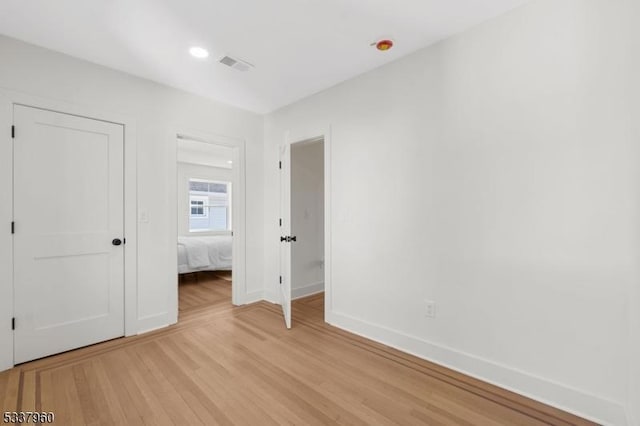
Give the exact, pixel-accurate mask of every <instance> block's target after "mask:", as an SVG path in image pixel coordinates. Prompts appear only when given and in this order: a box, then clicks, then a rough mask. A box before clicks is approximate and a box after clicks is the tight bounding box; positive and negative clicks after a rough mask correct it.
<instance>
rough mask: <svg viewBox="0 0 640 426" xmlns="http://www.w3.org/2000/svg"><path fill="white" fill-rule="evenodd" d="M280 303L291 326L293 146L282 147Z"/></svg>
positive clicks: (280, 165)
mask: <svg viewBox="0 0 640 426" xmlns="http://www.w3.org/2000/svg"><path fill="white" fill-rule="evenodd" d="M279 167H280V303H281V305H282V313H283V314H284V322H285V324H286V325H287V328H291V146H290V145H282V146H281V147H280V164H279Z"/></svg>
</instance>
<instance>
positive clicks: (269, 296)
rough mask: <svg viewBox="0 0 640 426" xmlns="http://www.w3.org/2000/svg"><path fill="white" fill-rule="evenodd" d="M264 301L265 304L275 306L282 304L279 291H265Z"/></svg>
mask: <svg viewBox="0 0 640 426" xmlns="http://www.w3.org/2000/svg"><path fill="white" fill-rule="evenodd" d="M262 299H263V300H264V301H265V302H269V303H273V304H275V305H279V304H280V294H278V292H277V291H269V290H265V292H264V294H263V297H262Z"/></svg>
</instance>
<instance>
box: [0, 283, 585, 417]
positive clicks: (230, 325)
mask: <svg viewBox="0 0 640 426" xmlns="http://www.w3.org/2000/svg"><path fill="white" fill-rule="evenodd" d="M230 279H231V278H230V275H229V274H228V273H226V274H219V273H199V274H197V276H193V277H189V279H187V278H184V279H182V280H181V284H180V286H179V301H180V311H179V323H178V324H177V325H174V326H171V327H168V328H165V329H163V330H158V331H155V332H151V333H147V334H144V335H141V336H135V337H130V338H123V339H117V340H114V341H110V342H105V343H102V344H99V345H94V346H91V347H87V348H82V349H79V350H77V351H71V352H67V353H64V354H60V355H56V356H52V357H49V358H46V359H41V360H37V361H34V362H31V363H26V364H23V365H20V366H18V367H16V368H14V369H12V370H9V371H6V372H3V373H0V403H1V404H2V407H1V408H2V410H3V411H16V410H20V409H23V410H33V409H35V410H38V411H52V412H54V413H55V415H56V424H64V425H132V424H136V425H187V424H188V425H254V424H260V425H280V424H304V425H324V424H350V425H371V424H375V425H394V424H402V425H404V424H410V425H418V424H425V425H464V426H471V425H474V426H475V425H483V426H484V425H487V426H500V425H523V426H525V425H530V426H535V425H542V424H546V425H591V424H593V423H590V422H588V421H586V420H584V419H580V418H578V417H576V416H573V415H571V414H569V413H565V412H562V411H560V410H557V409H555V408H552V407H548V406H545V405H543V404H540V403H538V402H535V401H532V400H530V399H527V398H524V397H522V396H519V395H517V394H514V393H513V392H510V391H507V390H504V389H500V388H498V387H496V386H492V385H489V384H486V383H483V382H481V381H479V380H476V379H473V378H471V377H468V376H465V375H463V374H461V373H457V372H455V371H452V370H449V369H446V368H444V367H441V366H438V365H436V364H433V363H430V362H428V361H425V360H421V359H418V358H415V357H412V356H411V355H408V354H405V353H402V352H400V351H397V350H395V349H392V348H389V347H387V346H384V345H381V344H379V343H376V342H372V341H369V340H367V339H364V338H362V337H359V336H355V335H353V334H350V333H348V332H345V331H343V330H339V329H337V328H335V327H331V326H330V325H328V324H326V323H324V320H323V315H324V295H323V294H317V295H313V296H310V297H308V298H304V299H300V300H296V301H295V302H294V303H293V311H292V312H293V316H294V322H295V326H294V328H293V329H291V330H286V329H285V327H284V322H283V319H282V313H281V311H280V307H279V306H275V305H272V304H269V303H266V302H260V303H256V304H253V305H248V306H243V307H233V306H232V305H231V303H230V300H231V282H230Z"/></svg>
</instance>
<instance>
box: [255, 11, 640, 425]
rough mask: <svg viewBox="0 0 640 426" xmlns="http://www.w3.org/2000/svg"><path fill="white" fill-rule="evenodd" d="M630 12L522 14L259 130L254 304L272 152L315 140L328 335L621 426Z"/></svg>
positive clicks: (273, 202) (638, 258)
mask: <svg viewBox="0 0 640 426" xmlns="http://www.w3.org/2000/svg"><path fill="white" fill-rule="evenodd" d="M634 7H636V6H635V5H634V4H633V2H632V1H626V0H616V1H606V2H604V1H598V0H562V1H557V0H538V1H533V2H531V3H529V4H528V5H526V6H524V7H522V8H519V9H516V10H514V11H512V12H510V13H508V14H506V15H503V16H501V17H498V18H497V19H495V20H492V21H489V22H487V23H485V24H483V25H480V26H478V27H476V28H474V29H472V30H470V31H468V32H465V33H463V34H461V35H459V36H456V37H454V38H452V39H449V40H447V41H444V42H442V43H439V44H437V45H435V46H432V47H430V48H427V49H425V50H422V51H419V52H417V53H415V54H413V55H411V56H409V57H406V58H404V59H401V60H400V61H397V62H394V63H392V64H390V65H387V66H384V67H382V68H379V69H377V70H374V71H372V72H370V73H367V74H365V75H362V76H360V77H357V78H355V79H353V80H350V81H348V82H345V83H343V84H340V85H338V86H336V87H334V88H332V89H329V90H327V91H324V92H321V93H319V94H317V95H315V96H313V97H311V98H307V99H305V100H303V101H300V102H298V103H296V104H294V105H292V106H289V107H286V108H284V109H282V110H279V111H277V112H275V113H272V114H270V115H268V116H267V118H266V122H265V245H266V248H265V278H264V279H265V284H266V286H267V291H266V294H275V291H276V290H275V288H276V285H277V276H278V271H277V265H278V262H277V253H278V250H277V244H278V243H277V235H278V234H277V232H278V230H277V226H275V225H274V224H275V223H276V222H275V221H274V220H273V218H274V217H277V211H278V206H277V200H278V193H277V188H278V175H277V167H276V164H277V158H278V150H277V146H278V144H281V143H283V142H284V141H285V140H286V136H285V134H286V133H287V132H289V133H292V134H308V133H309V132H313V130H311V129H319V128H323V127H326V126H330V127H331V141H332V142H331V151H332V154H331V159H330V161H331V165H330V167H331V176H332V178H331V179H332V182H331V187H330V191H331V206H332V207H331V208H332V210H331V221H332V229H331V235H332V243H331V244H332V247H331V250H332V284H331V295H332V300H331V304H332V310H331V311H330V312H328V314H327V320H328V321H329V322H331V323H333V324H335V325H338V326H340V327H343V328H346V329H349V330H351V331H354V332H357V333H360V334H363V335H366V336H368V337H371V338H374V339H377V340H380V341H383V342H385V343H387V344H390V345H393V346H396V347H400V348H402V349H405V350H408V351H410V352H413V353H416V354H418V355H420V356H423V357H426V358H429V359H433V360H436V361H437V362H440V363H442V364H445V365H450V366H452V367H454V368H457V369H459V370H462V371H466V372H468V373H470V374H472V375H475V376H478V377H481V378H484V379H487V380H489V381H491V382H494V383H497V384H499V385H502V386H505V387H508V388H511V389H514V390H516V391H519V392H521V393H524V394H527V395H531V396H533V397H535V398H537V399H539V400H543V401H546V402H549V403H551V404H553V405H556V406H559V407H561V408H565V409H568V410H571V411H574V412H577V413H579V414H582V415H585V416H588V417H590V418H593V419H596V420H599V421H602V422H605V423H611V424H623V423H624V422H625V420H624V417H625V413H624V408H623V407H624V405H625V404H626V400H627V396H628V393H627V381H628V375H629V371H628V369H627V365H628V358H627V355H628V348H629V339H628V315H629V302H628V297H629V291H630V288H631V286H637V285H638V282H639V279H640V273H639V271H640V268H639V267H640V220H639V218H640V179H639V178H640V176H639V170H640V143H639V142H640V141H639V138H638V134H637V133H634V132H633V131H632V124H631V123H633V120H636V121H637V120H638V117H637V116H636V117H632V116H631V114H630V112H631V111H630V109H629V108H628V105H627V104H628V102H629V92H628V89H629V87H628V85H629V82H630V80H631V78H632V74H631V73H630V71H629V67H628V66H627V61H628V60H629V55H631V54H632V53H634V54H637V52H638V50H635V51H633V52H632V50H631V48H630V47H631V46H630V41H631V40H637V39H638V38H639V37H640V34H639V33H638V30H637V29H635V28H634V27H633V25H632V24H631V18H630V17H632V16H636V17H637V16H638V15H637V14H634V11H633V10H632V8H634ZM633 78H635V77H633ZM381 170H384V171H385V172H384V173H381ZM380 193H385V194H389V196H388V203H385V204H383V205H380V206H379V208H378V209H376V211H373V212H372V210H371V205H372V204H373V203H375V202H376V200H378V197H379V194H380ZM425 299H430V300H434V301H436V304H437V308H436V310H437V317H436V318H435V319H429V318H426V317H425V315H424V311H425V307H424V300H425ZM294 320H295V318H294Z"/></svg>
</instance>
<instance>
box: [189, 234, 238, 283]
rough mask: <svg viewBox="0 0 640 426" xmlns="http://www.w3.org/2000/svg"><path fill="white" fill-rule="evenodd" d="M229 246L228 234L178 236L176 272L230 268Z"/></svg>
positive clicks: (230, 238) (225, 269)
mask: <svg viewBox="0 0 640 426" xmlns="http://www.w3.org/2000/svg"><path fill="white" fill-rule="evenodd" d="M231 246H232V237H231V236H229V235H215V236H194V237H178V273H179V274H186V273H189V272H198V271H228V270H231V266H232V250H231Z"/></svg>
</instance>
